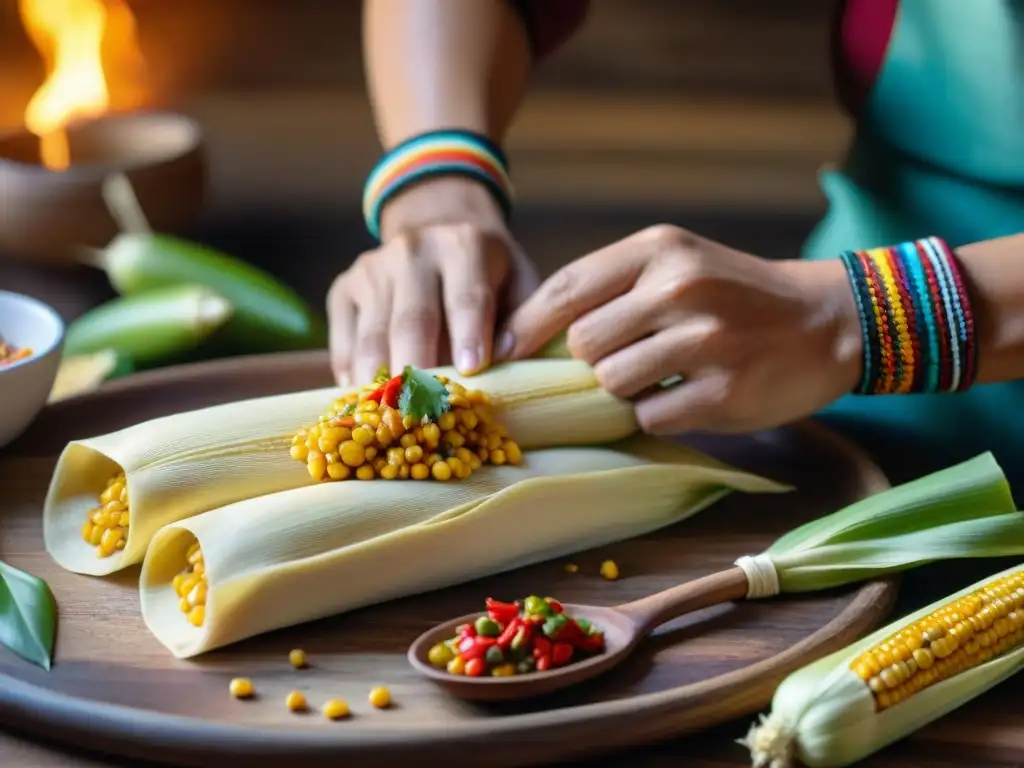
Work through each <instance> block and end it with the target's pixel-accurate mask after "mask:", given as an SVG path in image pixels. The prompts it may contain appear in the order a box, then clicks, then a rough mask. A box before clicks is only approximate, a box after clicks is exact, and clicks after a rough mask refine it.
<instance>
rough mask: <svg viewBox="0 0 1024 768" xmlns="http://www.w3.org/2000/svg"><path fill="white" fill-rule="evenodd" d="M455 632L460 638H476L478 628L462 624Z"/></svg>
mask: <svg viewBox="0 0 1024 768" xmlns="http://www.w3.org/2000/svg"><path fill="white" fill-rule="evenodd" d="M455 631H456V632H458V633H459V637H476V627H474V626H473V625H472V624H460V625H459V626H458V628H457V629H456V630H455Z"/></svg>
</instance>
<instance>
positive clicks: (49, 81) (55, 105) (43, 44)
mask: <svg viewBox="0 0 1024 768" xmlns="http://www.w3.org/2000/svg"><path fill="white" fill-rule="evenodd" d="M19 11H20V13H21V20H22V24H23V25H24V27H25V31H26V32H27V33H28V36H29V39H30V40H31V41H32V44H33V45H34V46H35V47H36V50H38V51H39V53H40V55H41V56H42V58H43V62H44V64H45V65H46V80H45V81H44V82H43V84H42V85H41V86H40V87H39V90H37V91H36V92H35V94H34V95H33V96H32V99H31V101H29V104H28V107H27V108H26V109H25V127H26V128H28V130H29V131H31V132H32V133H34V134H35V135H36V136H38V137H39V139H40V157H41V160H42V162H43V165H45V166H46V167H47V168H50V169H51V170H64V169H66V168H68V166H69V165H70V164H71V153H70V148H69V145H68V137H67V132H66V129H67V126H68V125H69V124H70V123H72V122H74V121H77V120H88V119H93V118H96V117H99V116H101V115H103V114H104V113H106V112H107V111H108V110H109V109H110V91H109V89H108V83H107V78H106V74H105V72H104V67H103V64H104V43H108V44H112V45H113V47H114V50H113V54H114V55H115V57H116V58H117V61H118V64H120V65H122V66H121V68H125V65H128V66H130V65H136V66H138V65H140V64H141V61H142V59H141V54H140V52H139V48H138V43H137V40H136V33H135V19H134V17H133V16H132V13H131V11H130V10H129V8H128V6H127V5H125V3H124V0H19Z"/></svg>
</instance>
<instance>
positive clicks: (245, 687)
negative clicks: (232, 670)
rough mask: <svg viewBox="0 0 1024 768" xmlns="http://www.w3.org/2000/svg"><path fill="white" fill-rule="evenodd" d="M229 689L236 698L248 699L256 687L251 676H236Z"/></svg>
mask: <svg viewBox="0 0 1024 768" xmlns="http://www.w3.org/2000/svg"><path fill="white" fill-rule="evenodd" d="M228 691H230V692H231V695H232V696H234V697H235V698H236V699H248V698H250V697H251V696H252V695H253V693H255V692H256V689H255V688H253V685H252V680H250V679H249V678H247V677H236V678H235V679H234V680H232V681H231V683H230V684H229V685H228Z"/></svg>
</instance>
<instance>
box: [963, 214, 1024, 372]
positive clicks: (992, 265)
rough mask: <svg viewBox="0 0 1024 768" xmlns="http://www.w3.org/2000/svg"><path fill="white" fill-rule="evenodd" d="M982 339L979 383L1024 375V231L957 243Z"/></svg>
mask: <svg viewBox="0 0 1024 768" xmlns="http://www.w3.org/2000/svg"><path fill="white" fill-rule="evenodd" d="M957 256H958V257H959V260H960V264H961V267H962V269H963V272H964V277H965V281H966V283H967V290H968V292H969V294H970V299H971V307H972V311H973V314H974V322H975V329H976V333H977V339H978V376H977V382H978V383H979V384H984V383H994V382H999V381H1014V380H1017V379H1024V234H1020V235H1012V236H1010V237H1002V238H998V239H995V240H985V241H982V242H979V243H972V244H970V245H965V246H962V247H960V248H957Z"/></svg>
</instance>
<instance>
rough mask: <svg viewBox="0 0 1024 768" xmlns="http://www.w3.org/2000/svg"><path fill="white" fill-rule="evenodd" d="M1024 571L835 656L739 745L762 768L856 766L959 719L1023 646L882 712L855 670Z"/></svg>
mask: <svg viewBox="0 0 1024 768" xmlns="http://www.w3.org/2000/svg"><path fill="white" fill-rule="evenodd" d="M1021 570H1024V563H1022V564H1020V565H1017V566H1014V567H1013V568H1008V569H1006V570H1005V571H1001V572H1000V573H996V574H993V575H992V576H989V577H988V578H985V579H982V580H981V581H979V582H977V583H976V584H973V585H971V586H970V587H966V588H965V589H962V590H960V591H959V592H956V593H954V594H952V595H950V596H948V597H945V598H943V599H941V600H937V601H936V602H934V603H932V604H931V605H929V606H926V607H925V608H922V609H921V610H919V611H915V612H914V613H912V614H910V615H908V616H905V617H903V618H901V619H898V620H897V621H894V622H892V623H891V624H889V625H887V626H885V627H883V628H882V629H879V630H878V631H877V632H873V633H872V634H870V635H868V636H867V637H865V638H863V639H862V640H859V641H858V642H856V643H853V644H852V645H849V646H847V647H846V648H843V649H842V650H840V651H837V652H836V653H833V654H831V655H829V656H825V657H824V658H822V659H819V660H818V661H816V662H814V663H812V664H809V665H808V666H806V667H803V668H801V669H799V670H797V671H796V672H794V673H792V674H791V675H790V676H789V677H787V678H786V679H785V680H783V681H782V684H781V685H780V686H779V687H778V689H777V690H776V691H775V696H774V698H773V699H772V706H771V714H770V715H768V716H767V717H762V719H761V722H760V724H759V725H757V726H753V727H752V728H751V730H750V733H749V734H748V735H747V737H746V738H744V739H741V740H740V743H741V744H742V745H743V746H746V747H747V748H749V749H750V751H751V757H752V764H753V765H754V766H756V767H757V768H789V767H790V766H793V765H795V764H797V763H796V761H797V760H799V763H801V764H803V765H807V766H810V768H831V767H832V766H846V765H852V764H854V763H856V762H857V761H859V760H862V759H864V758H865V757H867V756H868V755H870V754H872V753H874V752H877V751H878V750H880V749H882V748H884V747H886V746H888V745H889V744H891V743H893V742H894V741H897V740H899V739H901V738H903V737H904V736H907V735H908V734H910V733H912V732H914V731H915V730H917V729H919V728H922V727H923V726H925V725H927V724H928V723H930V722H932V721H934V720H936V719H938V718H940V717H942V716H943V715H945V714H947V713H949V712H952V711H953V710H954V709H956V708H957V707H959V706H961V705H963V704H965V703H966V702H968V701H970V700H971V699H973V698H975V697H976V696H979V695H981V694H982V693H984V692H985V691H987V690H988V689H989V688H991V687H992V686H994V685H997V684H998V683H1000V682H1001V681H1003V680H1005V679H1006V678H1008V677H1010V676H1011V675H1013V674H1015V673H1016V672H1018V671H1019V670H1020V669H1021V667H1022V666H1024V646H1018V647H1017V648H1015V649H1013V650H1011V651H1009V652H1007V653H1005V654H1003V655H1001V656H997V657H994V658H992V659H990V660H989V661H987V662H985V663H983V664H979V665H978V666H975V667H972V668H970V669H967V670H965V671H963V672H960V673H959V674H957V675H955V676H953V677H950V678H947V679H946V680H943V681H942V682H939V683H936V684H934V685H930V686H928V687H926V688H924V689H922V690H920V691H918V692H916V693H915V694H914V695H913V696H911V697H909V698H907V699H905V700H903V701H901V702H899V703H898V704H896V705H894V706H892V707H890V708H888V709H884V710H882V711H881V712H877V711H876V709H875V702H874V699H873V697H872V695H871V692H870V690H869V689H868V687H867V685H865V684H864V682H863V681H862V680H861V679H860V678H859V677H858V676H857V675H856V673H855V672H854V671H853V670H851V669H850V664H851V663H853V662H854V661H855V660H856V659H857V658H858V657H859V656H860V655H861V654H862V653H863V652H864V651H866V650H868V649H869V648H872V647H873V646H875V645H877V644H879V643H881V642H883V641H884V640H885V639H886V638H887V637H889V636H890V635H892V634H893V633H895V632H897V631H899V630H900V629H902V628H903V627H905V626H907V625H908V624H911V623H913V622H914V621H917V620H918V619H922V618H924V617H925V616H927V615H929V614H930V613H932V612H934V611H936V610H938V609H939V608H941V607H943V606H944V605H947V604H948V603H950V602H952V601H953V600H956V599H958V598H960V597H963V596H964V595H967V594H970V593H971V592H974V591H975V590H977V589H979V588H980V587H983V586H985V585H986V584H988V583H989V582H991V581H994V580H996V579H999V578H1000V577H1002V576H1006V575H1009V574H1012V573H1015V572H1017V571H1021Z"/></svg>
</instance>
